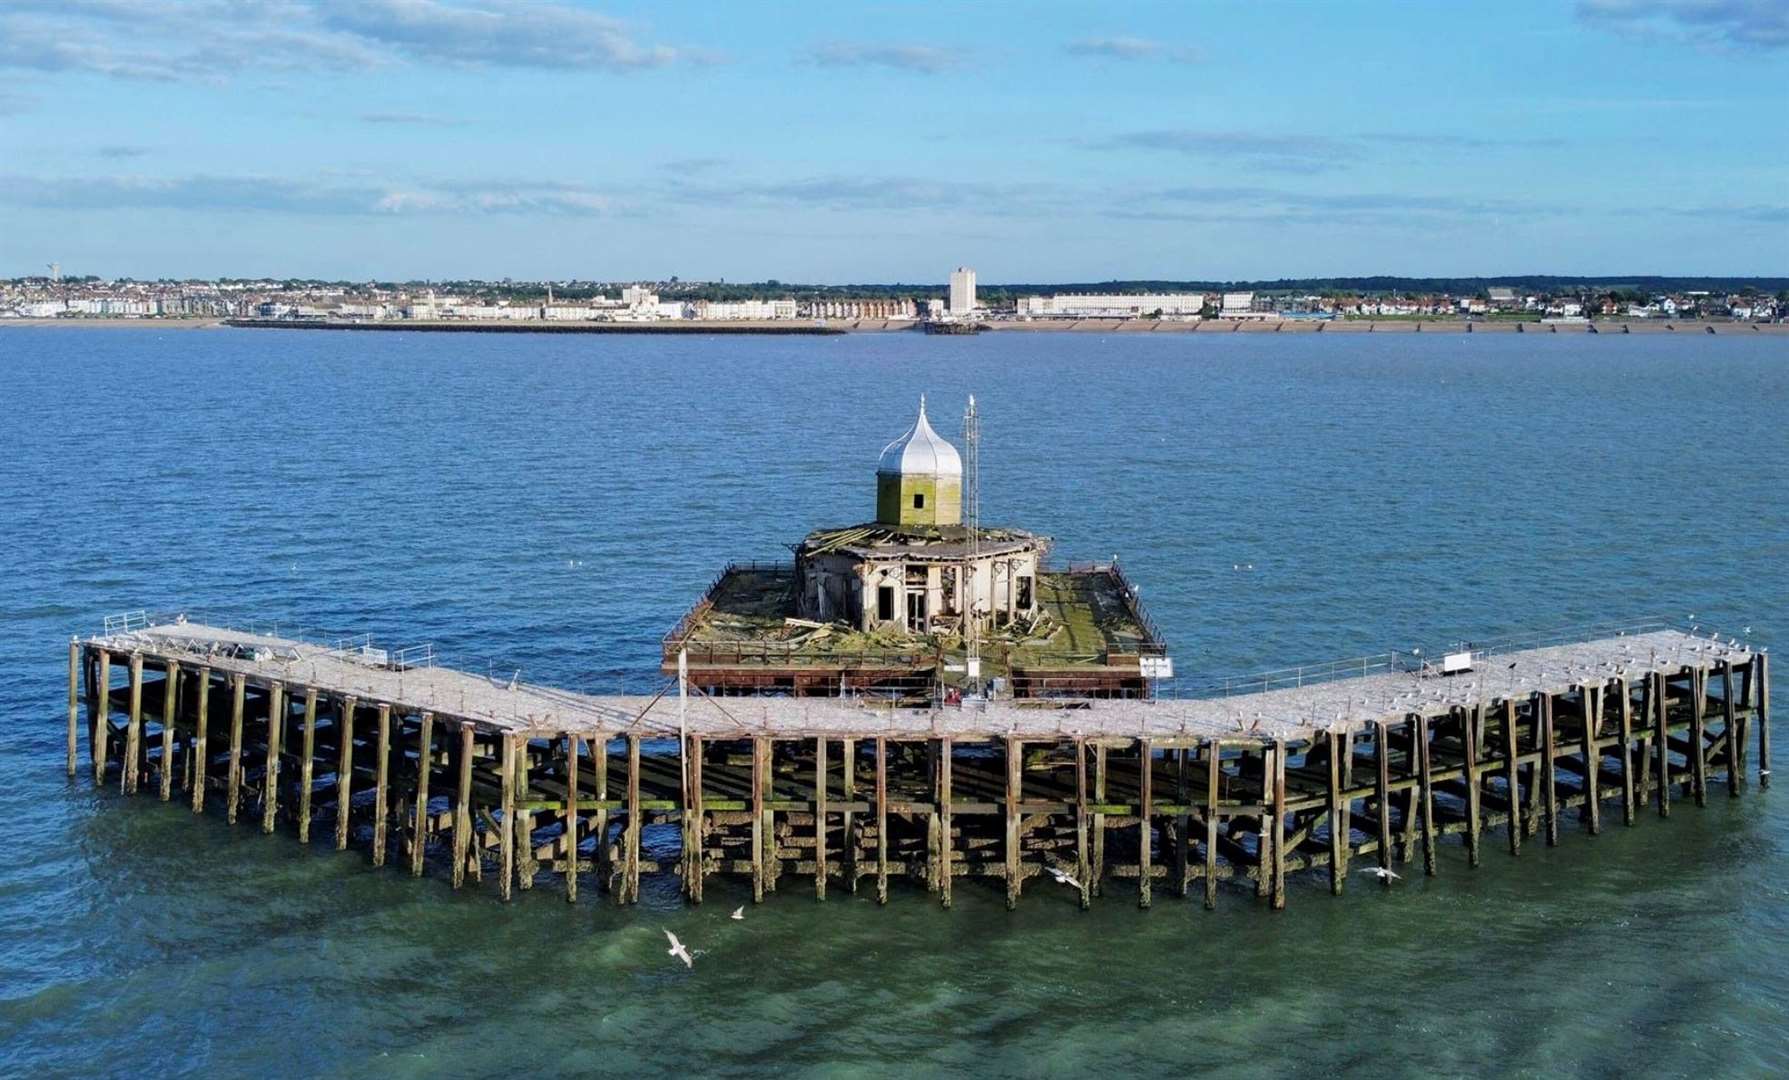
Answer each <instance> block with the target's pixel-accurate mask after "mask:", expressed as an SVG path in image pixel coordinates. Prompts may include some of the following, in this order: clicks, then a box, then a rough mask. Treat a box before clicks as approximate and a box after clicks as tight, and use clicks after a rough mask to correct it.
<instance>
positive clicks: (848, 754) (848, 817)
mask: <svg viewBox="0 0 1789 1080" xmlns="http://www.w3.org/2000/svg"><path fill="white" fill-rule="evenodd" d="M839 764H840V766H841V767H842V768H843V769H844V774H845V775H844V795H845V806H846V807H847V809H846V810H845V812H844V814H845V816H844V822H843V828H842V830H841V834H840V835H841V836H843V838H844V845H845V850H844V852H843V853H842V854H843V855H844V856H845V881H846V885H845V888H846V891H848V892H853V893H854V892H856V891H857V877H858V870H857V828H856V826H857V815H856V814H855V813H853V812H852V811H851V810H850V809H849V807H851V806H854V805H856V803H857V741H856V740H855V739H845V740H843V742H842V744H841V748H840V759H839Z"/></svg>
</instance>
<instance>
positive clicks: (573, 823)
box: [565, 731, 608, 904]
mask: <svg viewBox="0 0 1789 1080" xmlns="http://www.w3.org/2000/svg"><path fill="white" fill-rule="evenodd" d="M590 749H591V752H592V754H593V755H594V756H595V757H597V758H598V759H599V760H601V759H606V758H607V756H608V743H607V741H606V740H604V741H597V740H592V741H591V743H590ZM580 756H581V755H580V754H579V752H578V733H577V732H575V731H568V732H566V733H565V902H566V903H568V904H571V903H576V902H577V899H578V799H579V797H580V796H579V795H578V758H579V757H580ZM600 797H601V795H600V793H599V795H598V798H600ZM599 814H600V811H599ZM607 842H608V841H607V839H606V838H605V836H604V835H603V834H602V833H598V834H597V845H596V846H597V849H598V850H599V851H600V850H601V849H602V846H603V844H605V843H607ZM599 858H600V856H599Z"/></svg>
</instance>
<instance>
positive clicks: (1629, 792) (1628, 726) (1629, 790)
mask: <svg viewBox="0 0 1789 1080" xmlns="http://www.w3.org/2000/svg"><path fill="white" fill-rule="evenodd" d="M1615 693H1616V694H1617V695H1618V696H1619V699H1620V700H1619V705H1620V708H1619V711H1617V712H1616V714H1615V723H1616V725H1617V728H1618V730H1617V735H1619V737H1620V738H1621V760H1620V762H1619V764H1618V765H1617V768H1618V769H1620V771H1621V823H1622V824H1623V825H1632V824H1633V823H1634V716H1633V711H1634V707H1633V700H1632V698H1630V697H1629V695H1628V685H1627V677H1626V676H1625V675H1624V676H1621V677H1620V678H1617V679H1616V680H1615Z"/></svg>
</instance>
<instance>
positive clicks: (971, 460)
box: [962, 394, 981, 688]
mask: <svg viewBox="0 0 1789 1080" xmlns="http://www.w3.org/2000/svg"><path fill="white" fill-rule="evenodd" d="M963 452H964V453H965V454H967V455H968V460H967V461H966V462H964V465H965V466H966V467H965V468H964V469H963V484H964V486H965V487H966V488H967V489H968V490H966V491H964V492H963V523H964V524H965V525H967V526H968V527H969V549H968V550H969V558H968V561H967V562H966V563H965V564H964V566H963V578H962V580H963V591H964V594H965V599H966V601H967V603H965V604H964V605H963V606H964V607H965V608H966V609H967V611H966V613H965V616H964V617H965V619H966V620H967V622H968V627H967V630H968V632H967V633H966V634H965V635H964V638H965V642H966V645H967V651H966V653H965V656H964V661H965V662H964V673H965V674H966V676H967V677H968V682H969V685H970V687H971V688H976V687H979V686H980V683H981V616H980V613H979V612H978V611H977V610H976V602H975V570H976V567H978V566H979V565H981V417H979V416H977V415H976V412H975V395H974V394H970V395H969V408H968V409H967V410H965V411H964V413H963Z"/></svg>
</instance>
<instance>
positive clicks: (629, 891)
mask: <svg viewBox="0 0 1789 1080" xmlns="http://www.w3.org/2000/svg"><path fill="white" fill-rule="evenodd" d="M645 826H646V822H645V821H644V820H642V819H641V817H640V737H639V736H638V735H629V736H628V737H627V862H626V865H625V870H626V877H625V878H624V880H623V885H622V889H623V892H625V893H626V896H625V897H624V899H625V900H626V901H627V902H628V903H630V904H637V903H639V902H640V836H641V833H642V831H643V830H644V828H645Z"/></svg>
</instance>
